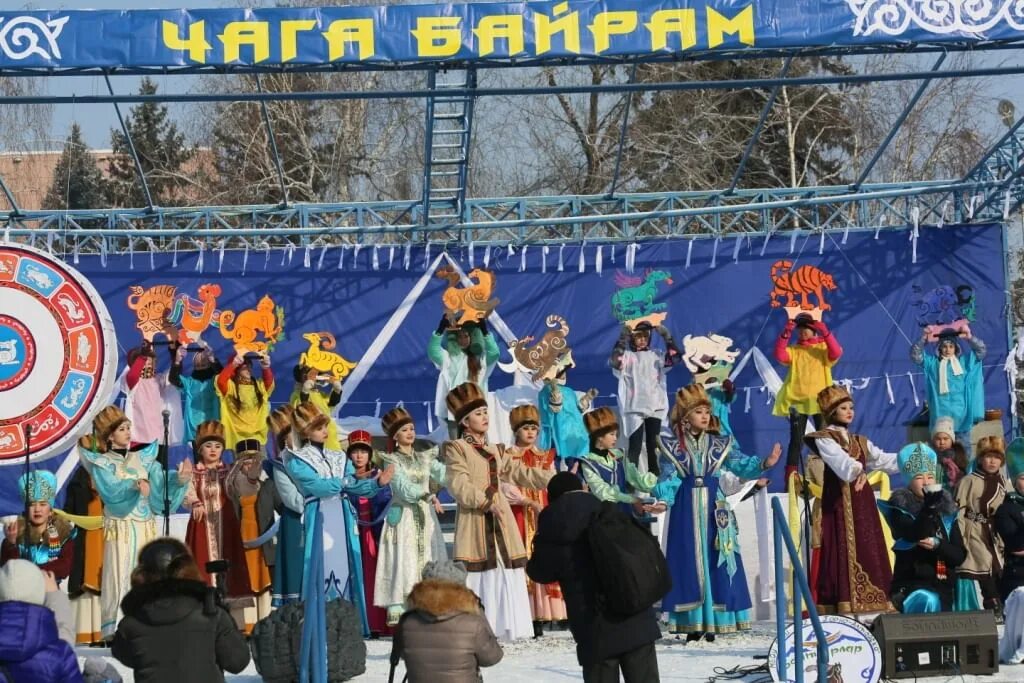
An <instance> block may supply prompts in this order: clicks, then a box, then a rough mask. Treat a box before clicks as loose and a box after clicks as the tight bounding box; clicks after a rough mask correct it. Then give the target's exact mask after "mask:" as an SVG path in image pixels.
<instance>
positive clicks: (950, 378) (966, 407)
mask: <svg viewBox="0 0 1024 683" xmlns="http://www.w3.org/2000/svg"><path fill="white" fill-rule="evenodd" d="M959 337H963V338H964V339H966V340H967V344H968V346H969V347H970V348H969V349H968V350H967V352H966V353H964V351H963V349H962V348H961V347H960V342H959V340H958V338H959ZM928 340H929V333H928V330H927V329H926V330H925V331H924V332H923V333H922V335H921V339H919V340H918V341H916V342H915V343H914V344H913V345H912V346H911V347H910V360H912V361H913V362H914V363H916V364H918V365H920V366H921V367H922V368H923V369H924V379H925V383H926V385H927V394H928V427H929V429H935V423H936V420H937V419H938V418H940V417H950V418H952V419H953V431H954V433H955V437H956V440H957V441H959V442H960V443H961V444H963V447H964V450H965V451H966V452H967V455H968V456H970V454H971V428H972V427H973V426H974V424H975V423H976V422H980V421H981V420H982V419H984V417H985V388H984V387H983V386H982V383H983V378H982V361H983V360H984V359H985V353H986V347H985V342H983V341H982V340H980V339H978V338H977V337H975V336H974V335H973V334H971V330H970V328H969V327H967V326H966V325H964V326H963V328H962V329H959V330H944V331H942V332H941V333H940V334H939V335H938V345H937V348H936V349H935V353H934V354H926V353H925V352H924V346H925V344H927V343H928Z"/></svg>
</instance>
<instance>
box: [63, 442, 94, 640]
mask: <svg viewBox="0 0 1024 683" xmlns="http://www.w3.org/2000/svg"><path fill="white" fill-rule="evenodd" d="M91 442H92V437H91V436H84V437H82V440H81V441H80V442H79V443H80V444H81V445H82V446H84V447H86V448H91V447H92V443H91ZM64 509H65V510H67V511H68V512H69V513H70V514H73V515H79V516H82V517H88V518H96V517H99V519H100V525H99V526H98V527H97V528H89V529H84V528H80V529H79V530H78V533H76V534H75V538H74V540H73V543H74V545H75V551H74V552H75V558H74V563H73V564H72V568H71V576H70V577H68V597H69V598H71V605H72V607H73V608H74V611H75V641H76V642H75V644H77V645H92V644H93V643H99V642H101V641H102V640H103V636H102V635H101V633H100V631H101V629H102V624H103V617H102V609H101V605H100V586H101V584H102V581H101V577H102V575H103V525H102V520H103V501H102V500H100V496H99V494H98V493H97V492H96V487H95V486H94V484H93V481H92V477H90V476H89V471H88V470H87V469H85V467H77V468H76V469H75V473H74V474H73V475H72V476H71V481H69V482H68V490H67V494H66V495H65V497H64Z"/></svg>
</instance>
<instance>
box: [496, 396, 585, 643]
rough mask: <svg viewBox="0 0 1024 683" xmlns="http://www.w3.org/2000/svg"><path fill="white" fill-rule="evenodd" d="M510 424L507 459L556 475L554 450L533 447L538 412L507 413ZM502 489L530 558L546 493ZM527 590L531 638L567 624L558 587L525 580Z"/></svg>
mask: <svg viewBox="0 0 1024 683" xmlns="http://www.w3.org/2000/svg"><path fill="white" fill-rule="evenodd" d="M509 422H510V423H511V426H512V433H513V434H515V438H516V445H515V447H514V448H510V449H508V451H507V453H508V454H509V456H510V457H512V458H513V459H514V460H517V461H519V462H520V463H522V464H523V465H524V466H525V467H539V468H541V469H544V470H550V471H551V472H552V473H554V472H555V471H557V470H556V469H555V451H554V449H553V448H552V449H548V450H547V451H542V450H540V449H538V448H537V446H536V443H537V434H538V431H539V424H540V413H539V412H538V411H537V408H536V407H534V406H531V405H525V406H516V407H515V408H513V409H512V411H511V412H510V413H509ZM552 476H553V475H552ZM501 485H502V492H503V493H504V494H505V497H506V498H508V501H509V504H511V506H512V514H513V515H515V518H516V524H517V525H518V526H519V534H520V535H521V536H522V539H523V545H524V546H525V547H526V555H527V558H529V556H530V555H532V554H533V537H534V536H535V535H536V534H537V517H538V516H539V515H540V511H541V510H543V509H544V508H545V507H547V504H548V493H547V491H546V490H535V489H526V490H525V491H524V490H521V489H520V488H519V487H517V486H515V485H514V484H511V483H508V482H502V484H501ZM527 589H528V591H529V594H530V611H531V613H532V614H533V637H534V638H539V637H541V636H542V635H544V630H543V626H544V624H546V623H550V624H554V623H555V622H562V621H566V619H567V618H568V617H567V616H566V612H565V601H564V600H563V599H562V589H561V588H560V587H559V586H558V584H557V583H549V584H541V583H535V582H533V581H529V580H528V582H527Z"/></svg>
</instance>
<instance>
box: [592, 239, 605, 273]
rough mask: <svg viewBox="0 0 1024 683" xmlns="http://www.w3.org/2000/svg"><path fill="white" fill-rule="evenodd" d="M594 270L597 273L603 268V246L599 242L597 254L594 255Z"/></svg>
mask: <svg viewBox="0 0 1024 683" xmlns="http://www.w3.org/2000/svg"><path fill="white" fill-rule="evenodd" d="M594 270H596V271H597V274H598V275H600V274H601V271H602V270H604V246H603V245H600V244H599V245H597V255H596V256H595V257H594Z"/></svg>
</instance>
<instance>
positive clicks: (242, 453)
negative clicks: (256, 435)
mask: <svg viewBox="0 0 1024 683" xmlns="http://www.w3.org/2000/svg"><path fill="white" fill-rule="evenodd" d="M234 452H235V460H238V459H240V458H251V457H253V456H257V455H263V447H262V446H261V445H260V442H259V441H257V440H256V439H242V440H241V441H239V442H238V443H236V444H235V451H234Z"/></svg>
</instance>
